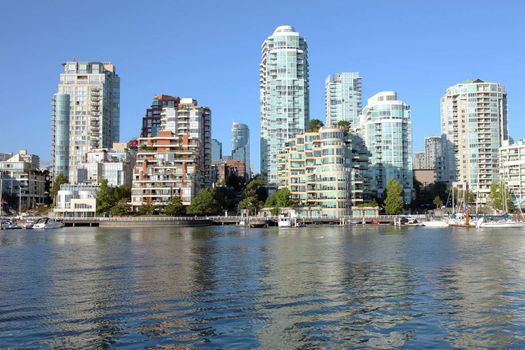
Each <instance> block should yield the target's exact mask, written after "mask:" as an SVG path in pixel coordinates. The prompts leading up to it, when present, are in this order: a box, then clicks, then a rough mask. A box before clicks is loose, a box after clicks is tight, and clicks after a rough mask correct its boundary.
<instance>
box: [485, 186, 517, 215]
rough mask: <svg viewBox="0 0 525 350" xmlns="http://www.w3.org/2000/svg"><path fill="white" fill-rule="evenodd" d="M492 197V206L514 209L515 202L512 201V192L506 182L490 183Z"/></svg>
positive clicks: (500, 208) (499, 208)
mask: <svg viewBox="0 0 525 350" xmlns="http://www.w3.org/2000/svg"><path fill="white" fill-rule="evenodd" d="M490 199H491V202H492V207H493V208H494V209H496V210H508V211H510V210H512V209H513V208H514V203H513V202H512V194H511V192H510V191H509V188H508V187H507V186H505V184H503V183H502V184H498V183H496V182H493V183H492V184H491V185H490Z"/></svg>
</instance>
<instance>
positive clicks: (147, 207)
mask: <svg viewBox="0 0 525 350" xmlns="http://www.w3.org/2000/svg"><path fill="white" fill-rule="evenodd" d="M153 210H155V207H154V206H153V205H152V204H151V203H144V204H142V205H141V206H140V208H139V215H151V214H153Z"/></svg>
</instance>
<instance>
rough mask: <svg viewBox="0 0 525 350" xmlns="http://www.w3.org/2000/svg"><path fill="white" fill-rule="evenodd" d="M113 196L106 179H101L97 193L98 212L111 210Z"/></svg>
mask: <svg viewBox="0 0 525 350" xmlns="http://www.w3.org/2000/svg"><path fill="white" fill-rule="evenodd" d="M113 204H114V203H113V196H112V193H111V189H110V187H109V186H108V180H107V179H103V180H102V181H101V182H100V188H99V190H98V194H97V212H98V213H99V214H102V213H106V212H109V211H111V208H112V207H113Z"/></svg>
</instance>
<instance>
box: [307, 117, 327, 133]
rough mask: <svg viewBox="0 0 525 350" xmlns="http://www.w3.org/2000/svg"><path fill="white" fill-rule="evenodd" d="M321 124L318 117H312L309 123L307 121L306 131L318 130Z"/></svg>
mask: <svg viewBox="0 0 525 350" xmlns="http://www.w3.org/2000/svg"><path fill="white" fill-rule="evenodd" d="M323 126H324V124H323V122H322V121H320V120H319V119H312V120H310V123H308V132H318V131H319V129H321V128H322V127H323Z"/></svg>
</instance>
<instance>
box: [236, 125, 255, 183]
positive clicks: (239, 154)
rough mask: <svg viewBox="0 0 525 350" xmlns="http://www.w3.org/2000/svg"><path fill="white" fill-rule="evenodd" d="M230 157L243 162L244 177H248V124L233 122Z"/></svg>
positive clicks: (249, 172) (249, 171) (249, 170)
mask: <svg viewBox="0 0 525 350" xmlns="http://www.w3.org/2000/svg"><path fill="white" fill-rule="evenodd" d="M232 159H234V160H241V161H243V162H244V166H245V170H246V175H245V176H246V178H249V177H250V174H251V169H250V129H249V128H248V125H246V124H243V123H237V122H233V125H232Z"/></svg>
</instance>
